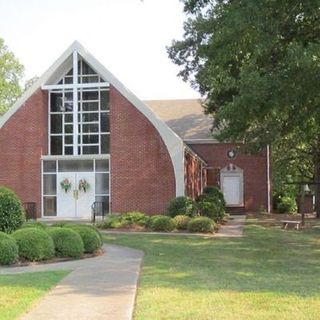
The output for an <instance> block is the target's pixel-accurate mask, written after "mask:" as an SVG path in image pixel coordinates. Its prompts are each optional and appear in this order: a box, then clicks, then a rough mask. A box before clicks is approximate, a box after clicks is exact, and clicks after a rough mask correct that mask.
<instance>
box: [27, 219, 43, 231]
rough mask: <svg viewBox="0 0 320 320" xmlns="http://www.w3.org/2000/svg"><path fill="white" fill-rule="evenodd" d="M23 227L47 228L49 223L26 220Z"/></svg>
mask: <svg viewBox="0 0 320 320" xmlns="http://www.w3.org/2000/svg"><path fill="white" fill-rule="evenodd" d="M21 228H39V229H42V230H44V229H46V228H47V225H46V224H45V223H42V222H40V221H27V222H25V223H24V224H23V225H22V227H21Z"/></svg>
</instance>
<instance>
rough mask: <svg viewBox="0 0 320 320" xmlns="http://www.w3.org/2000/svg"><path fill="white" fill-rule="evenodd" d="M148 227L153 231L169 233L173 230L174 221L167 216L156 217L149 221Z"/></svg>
mask: <svg viewBox="0 0 320 320" xmlns="http://www.w3.org/2000/svg"><path fill="white" fill-rule="evenodd" d="M150 227H151V229H152V230H153V231H165V232H170V231H172V230H173V229H174V228H175V223H174V220H173V219H172V218H170V217H168V216H163V215H157V216H153V217H151V219H150Z"/></svg>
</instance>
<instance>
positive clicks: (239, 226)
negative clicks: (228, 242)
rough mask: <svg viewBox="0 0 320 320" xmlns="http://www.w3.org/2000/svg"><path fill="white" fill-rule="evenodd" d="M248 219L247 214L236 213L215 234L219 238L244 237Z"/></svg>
mask: <svg viewBox="0 0 320 320" xmlns="http://www.w3.org/2000/svg"><path fill="white" fill-rule="evenodd" d="M245 221H246V216H245V215H239V216H238V215H234V216H231V219H230V220H229V221H228V223H227V224H225V225H222V226H221V227H220V229H219V231H218V233H216V234H215V236H216V237H218V238H240V237H243V227H244V224H245Z"/></svg>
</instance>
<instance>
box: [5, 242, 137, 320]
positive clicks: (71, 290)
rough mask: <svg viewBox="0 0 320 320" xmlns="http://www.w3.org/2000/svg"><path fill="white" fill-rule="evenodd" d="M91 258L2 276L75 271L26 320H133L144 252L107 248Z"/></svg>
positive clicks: (11, 271)
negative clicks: (99, 254)
mask: <svg viewBox="0 0 320 320" xmlns="http://www.w3.org/2000/svg"><path fill="white" fill-rule="evenodd" d="M103 248H104V250H105V254H103V255H101V256H99V257H95V258H89V259H83V260H77V261H69V262H62V263H54V264H45V265H35V266H28V267H16V268H5V267H1V268H0V274H16V273H23V272H38V271H50V270H73V271H72V272H71V273H70V274H69V275H68V276H66V277H65V278H64V279H63V280H62V281H61V282H59V283H58V285H57V286H56V287H55V288H54V289H52V290H51V291H50V292H49V293H48V294H47V295H46V296H45V297H44V298H43V299H42V300H41V301H40V302H39V303H38V304H37V305H35V306H34V308H33V309H31V310H30V312H29V313H27V314H26V315H24V316H22V317H21V318H20V319H23V320H27V319H28V320H29V319H30V320H31V319H32V320H43V319H46V320H54V319H60V320H61V319H68V320H91V319H95V320H100V319H104V320H129V319H132V313H133V308H134V302H135V295H136V290H137V283H138V279H139V272H140V266H141V262H142V258H143V253H142V251H139V250H134V249H129V248H124V247H120V246H114V245H104V246H103Z"/></svg>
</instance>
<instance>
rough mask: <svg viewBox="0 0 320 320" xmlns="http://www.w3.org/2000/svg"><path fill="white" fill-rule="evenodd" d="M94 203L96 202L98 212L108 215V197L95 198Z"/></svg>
mask: <svg viewBox="0 0 320 320" xmlns="http://www.w3.org/2000/svg"><path fill="white" fill-rule="evenodd" d="M96 202H98V203H99V204H98V212H101V211H102V212H103V214H104V215H106V214H108V213H109V197H108V196H96Z"/></svg>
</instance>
